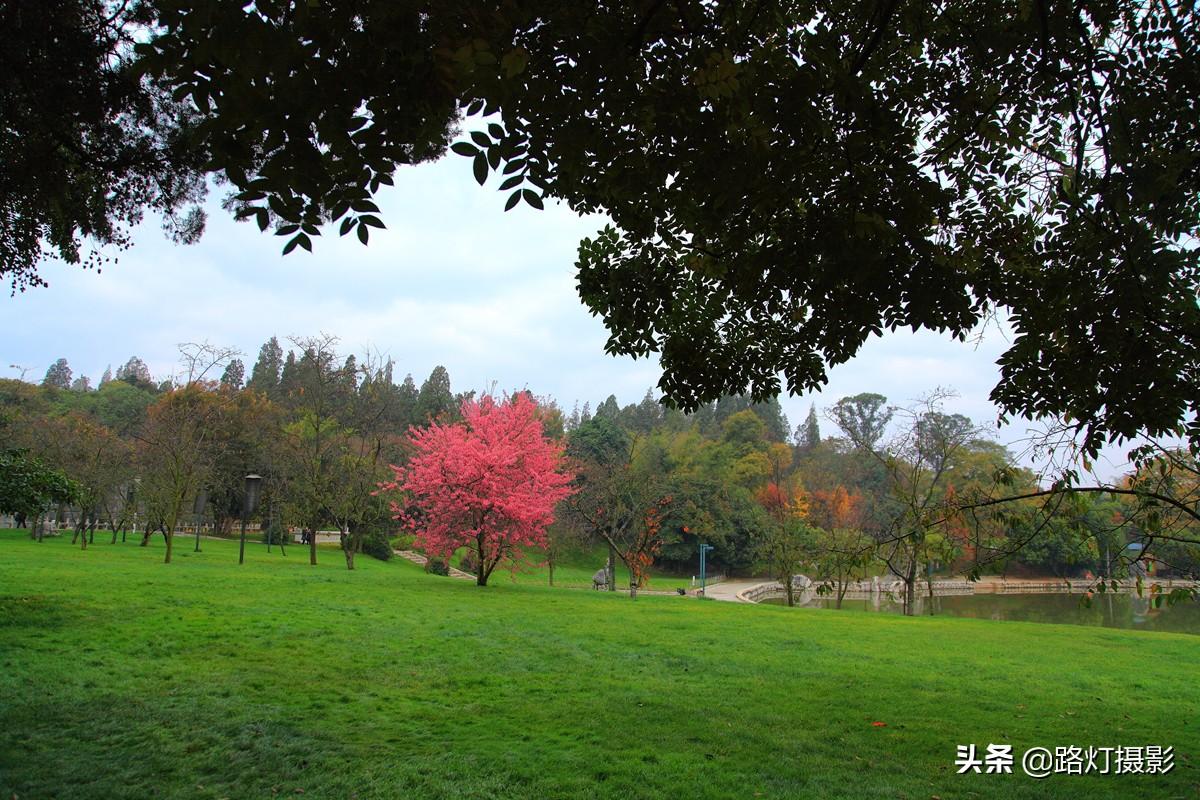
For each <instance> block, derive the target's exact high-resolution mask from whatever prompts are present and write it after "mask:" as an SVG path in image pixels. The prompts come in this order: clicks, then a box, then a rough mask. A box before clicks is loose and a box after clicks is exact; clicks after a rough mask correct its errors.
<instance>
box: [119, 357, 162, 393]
mask: <svg viewBox="0 0 1200 800" xmlns="http://www.w3.org/2000/svg"><path fill="white" fill-rule="evenodd" d="M117 380H119V381H125V382H126V383H128V384H129V385H131V386H136V387H138V388H140V389H147V390H149V391H152V392H153V391H156V390H157V388H158V387H156V386H155V385H154V379H153V378H151V377H150V368H149V367H147V366H146V362H144V361H142V360H141V359H140V358H138V357H137V356H130V357H129V360H128V361H126V362H125V365H124V366H122V367H121V368H120V369H118V370H117Z"/></svg>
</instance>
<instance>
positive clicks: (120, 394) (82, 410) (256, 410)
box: [0, 335, 462, 568]
mask: <svg viewBox="0 0 1200 800" xmlns="http://www.w3.org/2000/svg"><path fill="white" fill-rule="evenodd" d="M291 344H292V345H293V347H294V348H295V349H293V350H289V351H288V352H287V353H286V355H285V354H284V353H283V348H282V347H281V346H280V344H279V342H278V340H277V339H275V338H272V339H271V340H270V341H268V342H267V343H265V344H264V345H263V347H262V349H261V352H260V354H259V358H258V360H257V361H256V362H255V364H254V367H253V370H252V372H251V377H250V381H249V382H248V385H243V381H242V374H243V372H244V369H243V366H242V362H241V361H240V360H239V359H238V358H237V354H236V353H234V352H233V351H230V350H225V349H221V348H216V347H212V346H210V345H207V344H202V345H183V346H181V361H180V368H179V369H178V370H177V373H176V375H175V376H173V377H172V378H171V379H168V380H166V381H163V382H161V383H157V384H156V383H155V382H154V381H153V380H151V379H150V377H149V371H148V370H146V369H145V366H144V364H142V362H141V361H140V360H139V359H136V358H135V359H131V361H130V363H131V364H134V365H135V367H136V368H122V369H121V370H119V371H118V377H116V378H113V379H111V380H103V381H102V382H101V383H102V385H101V386H100V387H99V388H98V389H97V390H95V391H92V390H89V389H87V387H86V386H81V385H80V384H78V383H77V382H76V383H74V387H75V388H73V389H72V388H64V385H63V384H64V383H65V380H61V379H65V378H66V377H67V376H68V375H69V367H68V366H67V365H66V361H65V359H60V360H59V361H58V362H56V364H55V365H53V366H52V367H51V369H50V371H49V373H48V376H47V380H45V381H44V382H43V384H42V386H41V387H35V386H32V385H30V384H26V383H23V382H20V381H2V382H0V408H2V409H3V412H2V416H0V447H2V448H3V449H4V451H5V452H7V453H9V454H11V457H12V458H21V459H23V460H24V461H26V462H29V463H35V462H36V463H38V464H41V465H44V466H47V467H49V468H54V469H55V470H57V472H58V473H59V474H60V475H61V476H62V477H64V478H67V479H69V480H70V486H72V487H74V491H73V492H71V493H67V494H60V495H58V496H56V497H55V499H54V502H53V503H51V504H49V505H57V506H62V505H70V506H73V507H75V508H76V509H77V510H78V513H77V514H76V520H77V522H76V528H77V531H76V536H77V537H79V538H82V540H83V543H84V546H86V545H87V543H88V542H90V541H91V540H92V538H93V537H94V528H95V527H96V526H97V525H98V524H104V525H106V526H108V527H111V528H112V529H113V531H114V539H115V535H116V534H115V531H117V530H121V529H125V528H127V527H129V526H130V525H131V524H133V523H134V522H135V520H136V519H137V518H139V517H140V519H141V520H142V521H143V522H144V527H143V532H144V533H143V542H146V541H147V540H148V536H149V533H150V532H151V531H157V532H161V534H162V535H163V537H164V539H165V542H166V554H165V558H166V560H167V561H170V560H171V557H172V552H173V546H174V539H175V533H176V531H178V530H179V528H180V526H181V525H183V524H185V523H188V522H193V521H194V520H193V514H196V513H204V514H210V515H211V517H212V518H213V520H214V523H215V526H216V527H217V528H218V529H219V530H220V531H222V532H228V530H229V529H230V528H231V526H232V525H233V523H234V521H235V520H236V519H237V517H238V515H239V512H240V509H241V503H242V492H243V476H245V475H246V474H247V473H249V472H258V473H261V474H262V475H263V476H264V477H265V483H264V487H263V489H264V491H263V500H264V502H263V505H262V512H261V515H262V523H263V527H264V528H265V529H269V530H270V531H271V533H272V536H273V537H274V538H275V540H276V541H282V539H283V531H284V529H285V528H287V527H291V526H296V527H300V528H302V529H303V530H304V531H305V532H306V533H307V534H312V533H313V532H315V531H316V530H318V529H320V528H322V527H325V526H330V525H332V526H334V527H335V528H337V529H338V530H339V531H341V532H342V539H343V550H344V552H345V556H346V563H347V566H349V567H351V568H353V563H354V556H355V554H356V553H359V552H361V551H362V550H363V547H364V545H365V544H367V545H369V544H370V543H369V542H368V541H367V540H368V534H375V535H376V536H377V537H378V536H381V535H382V534H383V532H384V531H385V529H386V528H388V527H389V522H390V520H389V518H388V511H387V507H386V504H385V503H384V502H383V501H382V500H381V499H379V498H377V497H376V496H375V494H374V493H375V490H376V489H377V485H378V484H379V483H380V482H381V481H384V480H386V479H387V477H388V475H389V473H388V470H387V465H388V464H389V463H390V462H398V461H403V460H404V454H403V449H404V436H405V433H406V431H407V429H408V427H409V426H410V425H417V424H428V422H429V421H430V420H432V419H438V418H445V417H449V416H453V415H454V413H456V412H455V410H456V409H457V407H458V405H459V403H460V402H461V399H462V398H456V397H455V396H454V395H453V394H452V393H451V390H450V378H449V375H448V373H447V372H446V370H445V369H444V368H443V367H438V368H437V369H435V370H434V371H433V373H432V374H431V375H430V376H429V378H428V379H427V380H426V381H425V382H424V383H423V384H422V385H421V386H420V388H418V387H417V386H416V384H415V382H414V381H413V379H412V377H411V376H408V377H406V378H405V379H404V380H403V381H402V382H400V383H399V384H396V383H394V382H393V380H392V369H393V365H392V363H391V362H390V361H385V360H383V359H381V358H379V357H377V356H367V357H366V358H363V359H362V360H361V361H360V360H359V359H358V358H356V357H355V356H354V355H349V356H347V357H345V358H344V359H343V358H342V356H341V355H340V354H339V353H338V352H337V341H336V339H335V338H333V337H330V336H324V335H322V336H317V337H307V338H296V339H294V340H292V342H291ZM138 365H140V367H139V366H138ZM126 366H127V367H128V365H126ZM55 376H58V378H56V377H55ZM214 376H220V377H219V378H215V377H214ZM47 505H48V504H45V503H44V504H42V505H41V507H39V508H37V509H36V510H34V509H30V508H17V507H16V506H11V507H7V508H6V509H5V510H6V511H10V512H15V513H21V514H23V515H25V516H29V517H30V519H31V521H36V520H35V519H34V518H35V517H36V516H37V513H38V512H42V511H45V510H46V508H47ZM31 512H32V513H31ZM85 529H90V533H89V534H88V535H82V536H81V534H82V533H84V532H85ZM306 538H307V539H308V540H309V542H310V543H311V544H310V559H311V560H312V561H313V562H314V563H315V561H316V558H317V549H316V538H315V536H312V535H309V536H307V537H306ZM197 547H199V541H198V540H197ZM374 550H375V552H378V553H381V554H383V553H386V552H387V548H386V545H380V544H379V543H378V542H377V543H376V544H375V546H374Z"/></svg>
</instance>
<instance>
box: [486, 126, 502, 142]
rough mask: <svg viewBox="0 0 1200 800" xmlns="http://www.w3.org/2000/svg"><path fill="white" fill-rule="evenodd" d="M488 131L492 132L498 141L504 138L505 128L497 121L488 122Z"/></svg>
mask: <svg viewBox="0 0 1200 800" xmlns="http://www.w3.org/2000/svg"><path fill="white" fill-rule="evenodd" d="M488 133H489V134H491V137H492V138H493V139H496V140H497V141H499V140H500V139H503V138H504V128H502V127H500V126H499V125H497V124H496V123H495V122H492V123H489V124H488Z"/></svg>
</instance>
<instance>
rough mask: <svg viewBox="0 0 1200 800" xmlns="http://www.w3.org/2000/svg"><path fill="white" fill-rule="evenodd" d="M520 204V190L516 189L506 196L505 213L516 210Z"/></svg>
mask: <svg viewBox="0 0 1200 800" xmlns="http://www.w3.org/2000/svg"><path fill="white" fill-rule="evenodd" d="M519 202H521V190H520V189H517V190H516V191H515V192H513V193H512V194H510V195H509V196H508V202H507V203H505V204H504V210H505V211H512V210H513V209H514V208H516V205H517V203H519Z"/></svg>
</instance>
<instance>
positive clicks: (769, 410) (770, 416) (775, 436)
mask: <svg viewBox="0 0 1200 800" xmlns="http://www.w3.org/2000/svg"><path fill="white" fill-rule="evenodd" d="M746 399H747V402H748V401H749V398H746ZM750 409H751V410H752V411H754V413H755V414H757V415H758V418H759V419H761V420H762V421H763V424H764V425H765V426H766V427H767V439H769V440H770V441H772V442H786V441H787V440H788V437H789V435H790V434H791V432H792V428H791V426H790V425H788V421H787V417H786V416H785V415H784V413H783V407H782V406H781V405H779V398H777V397H772V398H771V399H770V400H767V401H766V402H764V403H755V404H753V405H751V406H750Z"/></svg>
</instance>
